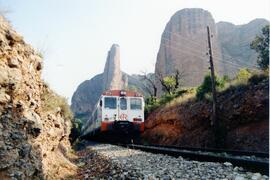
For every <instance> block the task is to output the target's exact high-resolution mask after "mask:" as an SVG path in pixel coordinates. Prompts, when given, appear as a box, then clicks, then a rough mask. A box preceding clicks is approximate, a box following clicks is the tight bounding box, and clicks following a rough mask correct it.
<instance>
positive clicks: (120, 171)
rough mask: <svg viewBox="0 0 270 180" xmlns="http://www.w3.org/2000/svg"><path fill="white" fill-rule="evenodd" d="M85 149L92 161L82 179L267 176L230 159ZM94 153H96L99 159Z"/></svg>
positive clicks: (115, 148) (109, 147)
mask: <svg viewBox="0 0 270 180" xmlns="http://www.w3.org/2000/svg"><path fill="white" fill-rule="evenodd" d="M87 149H88V153H89V155H90V156H91V158H92V160H90V161H88V162H87V163H90V164H91V165H90V166H88V169H85V170H84V173H83V176H81V177H83V178H82V179H134V180H135V179H147V180H155V179H162V180H170V179H172V180H173V179H186V180H189V179H202V180H203V179H205V180H208V179H214V180H216V179H223V180H244V179H252V180H263V179H269V178H268V177H267V176H265V175H261V174H260V173H251V172H246V171H244V170H243V168H241V167H233V166H232V164H231V163H229V162H226V163H214V162H198V161H190V160H185V159H183V158H182V157H178V158H174V157H171V156H167V155H162V154H152V153H148V152H143V151H140V150H134V149H127V148H123V147H120V146H115V145H110V144H95V145H91V146H88V147H87ZM91 153H92V155H91ZM95 157H98V161H97V160H95ZM108 166H109V167H108ZM86 167H87V166H86ZM96 167H99V169H100V170H99V172H95V171H96V169H97V168H96ZM102 169H106V170H105V171H104V170H102ZM87 172H88V173H89V174H87ZM85 173H86V174H85Z"/></svg>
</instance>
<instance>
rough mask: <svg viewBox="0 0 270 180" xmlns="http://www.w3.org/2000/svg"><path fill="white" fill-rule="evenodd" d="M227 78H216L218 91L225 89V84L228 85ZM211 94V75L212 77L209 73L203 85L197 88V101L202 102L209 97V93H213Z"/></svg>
mask: <svg viewBox="0 0 270 180" xmlns="http://www.w3.org/2000/svg"><path fill="white" fill-rule="evenodd" d="M225 78H226V77H225ZM225 78H224V77H223V78H219V77H217V76H215V81H216V89H217V90H221V89H222V88H224V87H225V83H226V79H225ZM211 92H212V81H211V75H210V73H208V74H207V75H206V76H205V77H204V80H203V83H202V84H201V85H200V86H199V87H198V88H197V90H196V97H197V99H199V100H202V99H204V98H206V96H209V93H211ZM207 99H208V98H207Z"/></svg>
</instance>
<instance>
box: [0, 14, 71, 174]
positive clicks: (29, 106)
mask: <svg viewBox="0 0 270 180" xmlns="http://www.w3.org/2000/svg"><path fill="white" fill-rule="evenodd" d="M41 69H42V59H41V58H40V56H39V55H38V53H36V52H35V51H34V50H33V48H31V46H29V45H27V44H26V43H25V42H24V40H23V38H22V37H21V36H19V35H18V34H17V33H16V32H15V31H14V30H12V28H11V27H10V25H9V24H8V23H7V22H6V21H5V19H4V18H3V17H0V162H1V163H0V179H59V178H63V177H64V176H66V175H70V174H72V173H74V172H75V171H76V167H75V166H74V165H73V164H72V163H70V162H69V161H68V160H67V159H66V158H65V154H66V153H67V152H68V151H69V148H70V145H69V141H68V136H69V131H70V126H71V124H70V119H67V118H66V117H65V116H64V115H63V109H62V108H61V107H54V106H52V107H51V108H48V109H45V108H44V100H43V99H42V98H43V97H44V96H43V95H45V94H46V95H50V96H51V97H54V96H56V95H55V94H53V93H52V92H51V90H49V89H48V87H47V86H46V85H44V83H43V82H42V80H41Z"/></svg>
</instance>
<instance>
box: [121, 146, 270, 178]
mask: <svg viewBox="0 0 270 180" xmlns="http://www.w3.org/2000/svg"><path fill="white" fill-rule="evenodd" d="M117 145H120V146H122V147H126V148H131V149H138V150H142V151H146V152H151V153H158V154H166V155H170V156H174V157H179V156H182V157H183V158H186V159H190V160H196V161H206V162H221V163H224V162H230V163H231V164H232V165H234V166H238V167H242V168H244V169H245V170H247V171H251V172H259V173H261V174H264V175H267V176H268V175H269V159H268V158H269V154H267V153H262V152H249V151H232V150H224V149H202V148H190V147H176V146H161V145H147V146H145V145H139V144H117ZM246 156H248V157H249V156H253V157H259V158H258V159H256V158H254V159H248V158H247V157H246Z"/></svg>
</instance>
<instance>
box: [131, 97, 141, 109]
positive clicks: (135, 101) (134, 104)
mask: <svg viewBox="0 0 270 180" xmlns="http://www.w3.org/2000/svg"><path fill="white" fill-rule="evenodd" d="M130 109H132V110H141V109H142V100H141V99H139V98H130Z"/></svg>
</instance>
